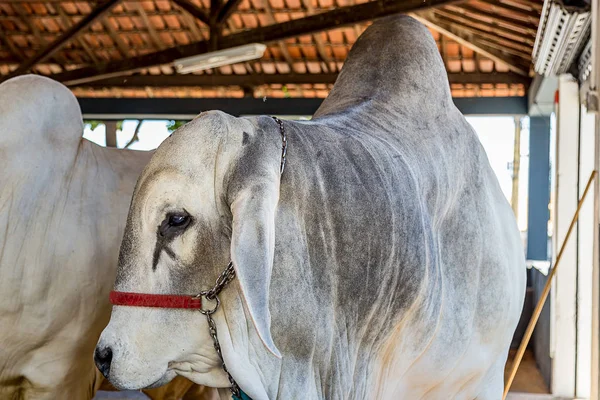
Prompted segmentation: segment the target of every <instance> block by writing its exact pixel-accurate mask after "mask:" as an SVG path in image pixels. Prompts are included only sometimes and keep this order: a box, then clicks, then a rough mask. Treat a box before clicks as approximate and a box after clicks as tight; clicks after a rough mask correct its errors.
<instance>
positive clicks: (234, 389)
mask: <svg viewBox="0 0 600 400" xmlns="http://www.w3.org/2000/svg"><path fill="white" fill-rule="evenodd" d="M206 320H207V321H208V330H209V332H210V336H212V339H213V344H214V346H215V350H216V351H217V354H218V355H219V358H220V359H221V367H222V368H223V371H225V373H226V374H227V379H229V383H230V384H231V386H230V387H229V390H230V391H231V394H232V395H233V396H234V397H235V398H241V396H240V387H239V386H238V384H237V382H236V381H235V379H233V376H231V374H230V373H229V371H228V370H227V366H225V360H223V354H222V353H221V345H220V344H219V339H218V337H217V325H215V321H214V320H213V319H212V317H211V314H210V313H207V314H206Z"/></svg>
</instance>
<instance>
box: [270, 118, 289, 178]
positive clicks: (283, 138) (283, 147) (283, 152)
mask: <svg viewBox="0 0 600 400" xmlns="http://www.w3.org/2000/svg"><path fill="white" fill-rule="evenodd" d="M271 118H273V119H274V120H275V122H277V125H279V132H280V133H281V164H280V167H279V174H280V175H281V174H283V170H284V169H285V156H286V155H287V137H286V135H285V127H284V126H283V121H282V120H280V119H279V118H277V117H271Z"/></svg>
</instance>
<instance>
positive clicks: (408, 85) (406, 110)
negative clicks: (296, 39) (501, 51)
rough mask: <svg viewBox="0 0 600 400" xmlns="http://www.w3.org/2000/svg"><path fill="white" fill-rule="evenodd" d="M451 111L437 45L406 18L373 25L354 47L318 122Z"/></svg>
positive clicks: (324, 104) (423, 116)
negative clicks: (344, 116) (330, 117)
mask: <svg viewBox="0 0 600 400" xmlns="http://www.w3.org/2000/svg"><path fill="white" fill-rule="evenodd" d="M451 105H453V103H452V97H451V94H450V87H449V84H448V76H447V74H446V70H445V68H444V64H443V61H442V58H441V56H440V53H439V50H438V48H437V45H436V43H435V41H434V39H433V37H432V35H431V33H430V32H429V30H428V29H427V28H426V27H425V26H424V25H423V24H421V23H420V22H418V21H417V20H415V19H414V18H411V17H409V16H406V15H395V16H391V17H386V18H382V19H380V20H377V21H376V22H374V23H373V24H372V25H371V26H370V27H369V28H367V30H365V32H364V33H363V34H362V35H361V36H360V38H359V39H358V40H357V41H356V43H355V44H354V46H353V47H352V50H351V51H350V54H349V55H348V58H347V60H346V62H345V63H344V67H343V68H342V71H341V72H340V74H339V76H338V79H337V81H336V82H335V85H334V87H333V89H332V91H331V93H330V94H329V96H328V97H327V98H326V99H325V101H324V102H323V104H322V105H321V107H320V108H319V110H318V111H317V113H316V114H315V117H322V116H326V115H332V114H339V113H346V114H347V113H356V114H358V117H360V114H362V113H364V112H369V113H376V112H386V113H394V114H402V115H404V116H408V117H410V118H430V117H432V116H435V115H436V114H439V113H440V110H444V109H448V107H450V106H451Z"/></svg>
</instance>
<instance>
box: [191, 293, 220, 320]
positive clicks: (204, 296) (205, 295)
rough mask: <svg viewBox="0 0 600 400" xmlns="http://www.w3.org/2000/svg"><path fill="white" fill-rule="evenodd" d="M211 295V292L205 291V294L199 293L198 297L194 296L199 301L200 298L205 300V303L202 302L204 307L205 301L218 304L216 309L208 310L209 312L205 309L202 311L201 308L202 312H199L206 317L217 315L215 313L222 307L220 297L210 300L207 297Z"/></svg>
mask: <svg viewBox="0 0 600 400" xmlns="http://www.w3.org/2000/svg"><path fill="white" fill-rule="evenodd" d="M209 293H210V291H204V292H200V293H198V294H197V295H196V296H194V297H195V298H197V299H198V298H202V300H203V301H202V305H204V299H206V300H208V301H214V302H215V303H216V304H215V307H214V308H213V309H208V310H205V309H202V308H201V309H200V310H198V311H200V312H201V313H202V314H204V315H211V314H214V313H215V311H217V309H218V308H219V306H220V305H221V300H219V297H218V296H214V297H213V298H211V299H209V298H208V297H207V295H208V294H209Z"/></svg>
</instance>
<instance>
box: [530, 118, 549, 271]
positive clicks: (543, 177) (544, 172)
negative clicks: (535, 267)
mask: <svg viewBox="0 0 600 400" xmlns="http://www.w3.org/2000/svg"><path fill="white" fill-rule="evenodd" d="M549 202H550V117H530V118H529V206H528V218H527V259H528V260H542V261H547V260H548V220H549V216H550V213H549V211H548V203H549Z"/></svg>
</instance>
